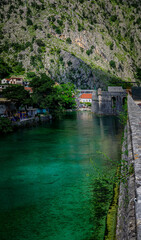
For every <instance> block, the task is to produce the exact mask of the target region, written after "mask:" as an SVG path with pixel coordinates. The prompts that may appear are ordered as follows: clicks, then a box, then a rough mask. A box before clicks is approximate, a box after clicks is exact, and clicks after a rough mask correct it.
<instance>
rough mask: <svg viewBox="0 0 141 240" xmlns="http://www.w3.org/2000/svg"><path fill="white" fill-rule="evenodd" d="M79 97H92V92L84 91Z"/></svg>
mask: <svg viewBox="0 0 141 240" xmlns="http://www.w3.org/2000/svg"><path fill="white" fill-rule="evenodd" d="M79 98H83V99H92V94H91V93H83V94H82V95H81V96H80V97H79Z"/></svg>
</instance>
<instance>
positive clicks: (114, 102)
mask: <svg viewBox="0 0 141 240" xmlns="http://www.w3.org/2000/svg"><path fill="white" fill-rule="evenodd" d="M126 95H127V93H126V90H124V89H123V88H122V87H108V91H102V90H101V88H99V89H98V90H97V91H96V90H94V91H93V97H92V112H94V113H96V114H104V115H116V114H118V113H119V112H121V111H122V110H123V105H124V104H125V100H126Z"/></svg>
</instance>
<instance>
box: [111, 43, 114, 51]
mask: <svg viewBox="0 0 141 240" xmlns="http://www.w3.org/2000/svg"><path fill="white" fill-rule="evenodd" d="M113 46H114V44H113V42H111V43H110V50H113Z"/></svg>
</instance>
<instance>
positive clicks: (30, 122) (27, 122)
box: [12, 115, 52, 129]
mask: <svg viewBox="0 0 141 240" xmlns="http://www.w3.org/2000/svg"><path fill="white" fill-rule="evenodd" d="M51 119H52V116H51V115H45V116H43V115H41V116H36V117H32V118H26V119H21V120H20V121H16V122H12V126H13V128H14V129H15V128H20V127H28V126H35V125H38V124H40V123H42V122H46V121H49V120H51Z"/></svg>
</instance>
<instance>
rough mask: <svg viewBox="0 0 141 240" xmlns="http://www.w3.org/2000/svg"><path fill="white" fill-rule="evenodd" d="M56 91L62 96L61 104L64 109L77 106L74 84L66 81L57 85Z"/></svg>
mask: <svg viewBox="0 0 141 240" xmlns="http://www.w3.org/2000/svg"><path fill="white" fill-rule="evenodd" d="M55 88H56V93H57V95H58V96H60V104H61V106H62V108H64V109H73V108H75V106H76V102H75V98H74V94H75V87H74V84H71V83H64V84H61V85H58V86H56V87H55Z"/></svg>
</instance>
